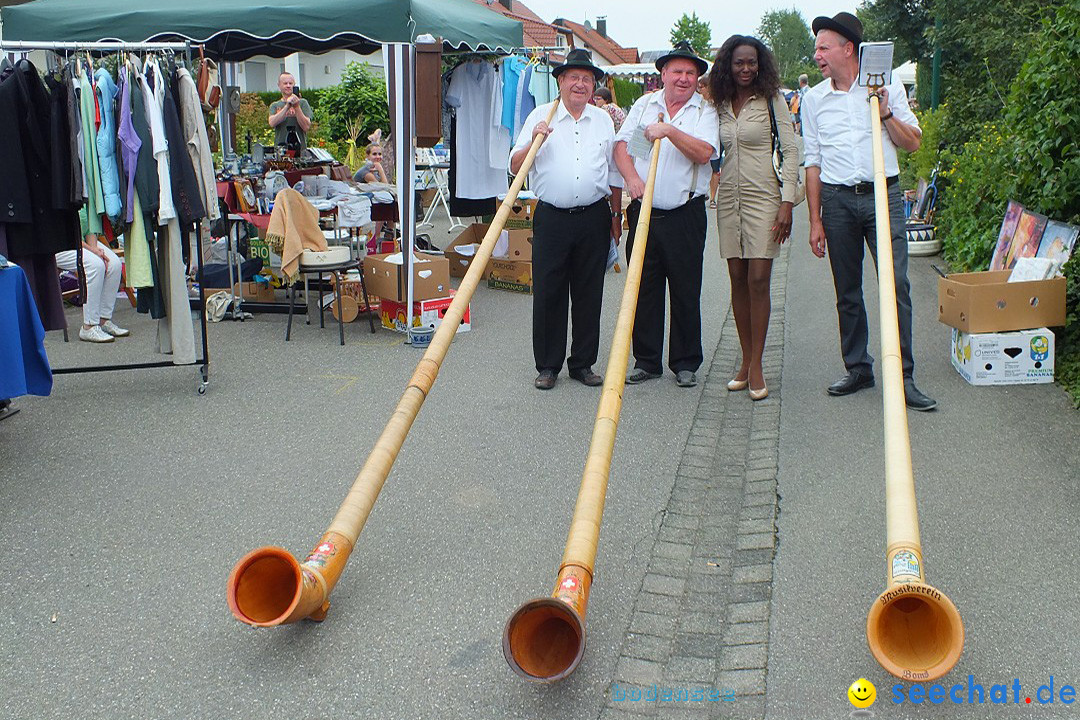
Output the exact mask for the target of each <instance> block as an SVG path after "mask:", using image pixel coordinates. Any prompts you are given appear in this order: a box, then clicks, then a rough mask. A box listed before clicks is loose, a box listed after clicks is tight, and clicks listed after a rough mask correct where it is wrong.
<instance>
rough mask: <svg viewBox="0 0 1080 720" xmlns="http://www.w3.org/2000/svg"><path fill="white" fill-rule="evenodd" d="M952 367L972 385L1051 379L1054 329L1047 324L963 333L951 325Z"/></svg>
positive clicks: (1045, 380) (1015, 383)
mask: <svg viewBox="0 0 1080 720" xmlns="http://www.w3.org/2000/svg"><path fill="white" fill-rule="evenodd" d="M950 355H951V356H952V364H953V367H954V368H956V371H957V372H958V373H960V376H961V377H963V378H964V379H965V380H967V381H968V382H969V383H971V384H972V385H1032V384H1036V383H1050V382H1053V381H1054V333H1052V332H1050V331H1049V330H1047V329H1046V328H1038V329H1036V330H1021V331H1018V332H1005V333H966V332H964V331H963V330H957V329H956V328H953V331H952V349H951V352H950Z"/></svg>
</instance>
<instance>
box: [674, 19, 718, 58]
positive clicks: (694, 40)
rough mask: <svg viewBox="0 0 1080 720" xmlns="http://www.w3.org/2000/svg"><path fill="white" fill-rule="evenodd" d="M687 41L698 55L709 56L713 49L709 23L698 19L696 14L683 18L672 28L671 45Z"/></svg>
mask: <svg viewBox="0 0 1080 720" xmlns="http://www.w3.org/2000/svg"><path fill="white" fill-rule="evenodd" d="M683 40H685V41H686V42H688V43H690V47H692V48H693V49H694V52H696V53H697V54H698V55H702V56H707V55H708V54H709V50H710V49H712V30H711V29H710V28H709V23H707V22H705V21H704V20H701V19H700V18H698V16H697V13H696V12H692V13H690V14H689V15H687V14H686V13H683V16H682V17H681V18H679V20H678V21H677V22H676V23H675V26H674V27H672V28H671V44H672V45H675V44H677V43H679V42H681V41H683Z"/></svg>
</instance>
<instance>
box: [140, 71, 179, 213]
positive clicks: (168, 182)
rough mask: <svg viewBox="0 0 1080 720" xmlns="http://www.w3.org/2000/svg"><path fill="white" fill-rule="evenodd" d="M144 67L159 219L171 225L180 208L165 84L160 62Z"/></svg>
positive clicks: (144, 88)
mask: <svg viewBox="0 0 1080 720" xmlns="http://www.w3.org/2000/svg"><path fill="white" fill-rule="evenodd" d="M144 70H145V72H143V73H140V74H139V83H140V85H141V86H142V95H143V106H144V110H145V112H146V122H147V124H148V125H149V126H150V136H151V138H152V144H153V148H154V161H155V162H156V163H157V177H158V180H157V187H158V202H157V219H158V224H159V225H167V224H168V222H169V220H171V219H172V218H174V217H176V208H175V207H174V206H173V196H172V178H171V177H170V175H169V143H168V141H167V140H166V139H165V124H164V121H163V120H162V118H161V111H162V108H163V107H164V105H165V90H164V87H163V85H164V83H163V82H162V77H161V71H160V70H159V69H158V67H157V63H156V61H154V60H147V61H146V66H145V68H144ZM151 83H153V85H151Z"/></svg>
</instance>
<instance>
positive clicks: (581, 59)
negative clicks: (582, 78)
mask: <svg viewBox="0 0 1080 720" xmlns="http://www.w3.org/2000/svg"><path fill="white" fill-rule="evenodd" d="M570 68H584V69H585V70H592V74H593V77H595V78H596V82H600V79H601V78H603V77H604V71H603V70H601V69H600V68H598V67H596V66H595V65H593V64H592V53H591V52H589V51H588V50H586V49H584V48H574V49H573V50H571V51H570V52H568V53H567V54H566V62H564V63H563V64H562V65H560V66H559V67H557V68H555V69H554V70H552V71H551V74H552V75H554V76H555V78H556V79H558V77H559V76H560V75H562V74H563V71H565V70H569V69H570Z"/></svg>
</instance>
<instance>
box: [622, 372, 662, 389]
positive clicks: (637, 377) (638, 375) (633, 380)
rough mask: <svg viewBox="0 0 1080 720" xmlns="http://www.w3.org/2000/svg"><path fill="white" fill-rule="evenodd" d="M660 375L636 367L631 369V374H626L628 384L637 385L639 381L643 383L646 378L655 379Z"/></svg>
mask: <svg viewBox="0 0 1080 720" xmlns="http://www.w3.org/2000/svg"><path fill="white" fill-rule="evenodd" d="M658 377H660V373H653V372H649V371H648V370H643V369H642V368H634V369H633V370H631V371H630V374H629V375H627V376H626V384H627V385H637V384H638V383H643V382H645V381H646V380H655V379H656V378H658Z"/></svg>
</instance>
